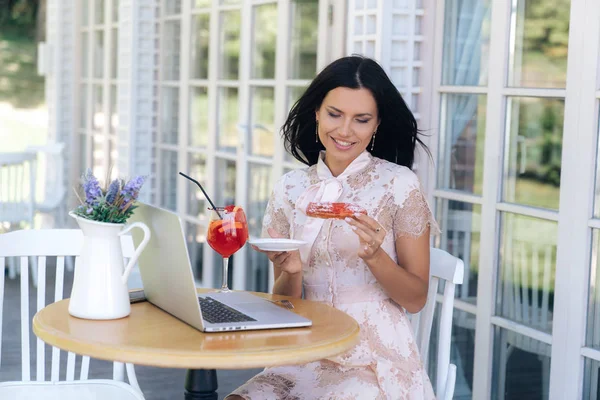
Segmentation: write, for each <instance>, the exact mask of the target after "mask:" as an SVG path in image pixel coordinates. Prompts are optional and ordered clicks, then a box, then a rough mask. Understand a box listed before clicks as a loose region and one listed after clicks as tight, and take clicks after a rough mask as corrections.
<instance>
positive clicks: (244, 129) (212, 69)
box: [156, 0, 329, 291]
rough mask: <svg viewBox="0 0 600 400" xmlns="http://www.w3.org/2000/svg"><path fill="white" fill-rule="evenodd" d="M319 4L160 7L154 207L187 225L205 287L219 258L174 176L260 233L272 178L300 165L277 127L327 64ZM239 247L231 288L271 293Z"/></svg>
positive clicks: (204, 2)
mask: <svg viewBox="0 0 600 400" xmlns="http://www.w3.org/2000/svg"><path fill="white" fill-rule="evenodd" d="M322 3H323V4H322ZM325 3H326V1H324V0H278V1H277V0H272V1H265V0H260V1H258V0H256V1H254V0H253V1H241V0H219V1H210V0H195V1H192V0H183V1H182V0H179V1H171V0H168V1H167V0H163V2H162V6H161V13H160V18H159V21H160V28H159V29H160V43H161V44H160V55H161V56H160V58H161V66H160V79H159V88H160V92H159V104H160V105H159V124H158V125H159V132H158V134H157V140H156V148H157V153H156V154H157V175H158V182H159V184H158V188H157V189H158V203H159V205H160V206H163V207H166V208H170V209H172V210H175V211H177V212H178V213H179V214H180V215H182V216H183V218H184V219H185V220H186V236H187V241H188V249H189V251H190V257H191V261H192V264H193V267H194V272H195V274H196V278H197V279H198V281H200V282H202V285H204V286H214V285H217V284H220V279H221V277H220V275H219V273H218V272H219V271H220V269H221V265H220V258H219V257H214V254H213V253H214V252H213V251H212V249H211V248H210V247H209V246H205V245H204V243H205V234H206V228H207V220H206V218H207V214H206V208H207V207H208V203H207V202H206V200H205V198H204V196H203V195H202V193H201V191H200V190H199V189H197V188H196V187H195V186H192V185H190V184H189V182H188V181H185V180H183V179H179V178H178V177H177V171H188V172H189V173H190V174H191V175H192V176H194V177H195V178H196V179H198V180H199V181H201V182H202V183H203V184H205V188H206V189H207V191H208V193H209V195H211V197H212V199H213V201H214V202H215V203H216V204H218V205H227V204H237V205H240V206H242V207H244V209H245V211H246V214H247V216H248V222H249V229H250V236H251V237H256V236H259V235H260V234H261V232H260V230H261V224H262V217H263V213H264V209H265V207H266V203H267V201H268V198H269V196H270V193H271V188H272V185H273V183H274V181H275V180H276V179H277V178H278V177H279V176H281V175H282V174H283V173H284V172H285V171H286V170H288V169H291V168H295V167H297V164H296V163H295V162H293V161H292V160H291V159H289V157H287V156H286V155H284V149H283V145H282V143H281V141H280V137H279V128H280V127H281V125H282V124H283V122H284V119H285V116H286V114H287V111H288V110H289V107H290V106H291V104H292V103H293V102H294V101H295V100H296V99H297V98H298V96H299V95H300V93H301V91H302V89H303V88H305V87H306V86H307V85H308V83H309V82H310V79H312V78H313V77H314V76H315V75H316V73H317V68H318V65H321V64H318V62H321V63H322V62H324V60H326V59H327V57H326V54H324V52H322V54H319V49H320V47H319V41H321V40H327V37H328V36H327V35H328V33H327V32H328V31H327V29H328V28H329V27H328V25H327V23H323V19H324V18H326V15H324V13H323V12H322V10H323V9H327V7H324V4H325ZM321 47H323V46H321ZM246 247H247V246H246ZM246 247H245V248H243V249H242V250H240V251H238V252H237V253H236V254H235V255H234V256H233V257H232V260H230V266H232V268H230V271H231V272H230V273H231V274H232V276H231V277H230V278H232V279H231V280H230V282H232V285H233V287H234V288H238V289H242V288H249V289H254V290H262V291H268V290H269V289H270V285H269V283H268V282H269V266H268V259H267V258H266V257H264V256H261V255H260V254H258V253H256V252H254V251H250V250H248V249H247V248H246ZM215 271H216V273H215Z"/></svg>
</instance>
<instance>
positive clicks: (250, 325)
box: [128, 203, 312, 332]
mask: <svg viewBox="0 0 600 400" xmlns="http://www.w3.org/2000/svg"><path fill="white" fill-rule="evenodd" d="M138 204H139V206H138V208H136V210H135V211H134V213H133V215H132V216H131V217H130V218H129V221H128V222H132V223H133V222H138V221H139V222H143V223H145V224H146V225H147V226H148V228H150V231H151V238H150V241H149V242H148V245H147V246H146V248H145V249H144V251H142V254H141V255H140V257H139V258H138V264H139V268H140V274H141V277H142V282H143V284H144V292H145V296H146V299H147V300H148V301H149V302H150V303H152V304H154V305H155V306H157V307H159V308H161V309H162V310H164V311H166V312H168V313H169V314H171V315H173V316H175V317H177V318H179V319H180V320H182V321H183V322H186V323H188V324H189V325H191V326H193V327H194V328H196V329H198V330H201V331H203V332H221V331H234V330H254V329H274V328H296V327H303V326H311V325H312V321H311V320H309V319H306V318H304V317H302V316H300V315H297V314H295V313H293V312H291V311H289V310H287V309H285V308H283V307H281V306H278V305H276V304H273V303H271V302H269V301H267V300H265V299H263V298H261V297H258V296H255V295H252V294H250V293H247V292H237V291H234V292H229V293H221V292H211V293H204V294H202V295H199V294H198V293H197V292H196V285H195V282H194V276H193V274H192V267H191V263H190V258H189V254H188V251H187V246H186V241H185V234H184V225H183V223H182V221H181V219H180V218H179V216H178V215H177V214H175V213H173V212H171V211H168V210H164V209H162V208H159V207H155V206H151V205H148V204H143V203H138ZM131 233H132V236H133V242H134V245H135V246H136V248H137V246H138V245H139V244H140V243H141V241H142V237H143V234H142V233H141V232H140V230H138V229H134V230H132V231H131Z"/></svg>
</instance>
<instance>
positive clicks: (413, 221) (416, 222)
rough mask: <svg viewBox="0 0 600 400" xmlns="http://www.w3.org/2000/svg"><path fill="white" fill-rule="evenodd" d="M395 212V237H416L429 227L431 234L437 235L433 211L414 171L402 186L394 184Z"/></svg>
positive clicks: (437, 229)
mask: <svg viewBox="0 0 600 400" xmlns="http://www.w3.org/2000/svg"><path fill="white" fill-rule="evenodd" d="M395 186H396V187H395V191H396V192H395V195H396V204H397V208H396V213H395V216H394V234H395V237H396V238H399V237H402V236H409V237H413V238H418V237H420V236H421V235H423V234H424V233H425V231H426V229H427V227H430V232H429V233H430V234H431V235H439V234H440V229H439V227H438V224H437V222H436V221H435V218H434V217H433V213H432V212H431V209H430V208H429V204H427V200H426V199H425V195H424V194H423V191H422V190H421V186H420V184H419V180H418V178H417V176H416V175H414V173H412V172H411V177H410V179H408V182H404V185H402V186H403V187H402V188H399V187H398V186H400V185H395Z"/></svg>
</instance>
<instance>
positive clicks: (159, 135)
mask: <svg viewBox="0 0 600 400" xmlns="http://www.w3.org/2000/svg"><path fill="white" fill-rule="evenodd" d="M158 1H159V3H160V4H159V10H158V14H159V23H158V32H159V37H160V40H159V46H158V71H157V72H158V76H159V78H158V94H159V95H158V99H157V102H156V106H157V109H158V110H162V104H161V103H162V101H163V99H162V98H163V95H162V94H163V87H164V79H165V78H164V74H165V71H164V67H163V64H164V62H163V59H162V57H163V54H164V51H165V25H166V24H165V17H164V15H165V10H166V1H168V0H158ZM161 113H162V111H159V115H158V120H159V122H158V125H157V127H156V166H157V168H156V197H155V203H156V204H157V205H158V204H160V201H161V200H160V199H161V198H162V193H163V188H162V185H161V184H160V183H161V182H162V174H163V168H161V166H162V151H161V150H162V146H161V145H160V144H159V143H161V141H162V139H161V138H162V137H163V132H162V123H161V122H160V119H161V118H162V115H161Z"/></svg>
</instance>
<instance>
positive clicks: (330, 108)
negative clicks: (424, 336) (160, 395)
mask: <svg viewBox="0 0 600 400" xmlns="http://www.w3.org/2000/svg"><path fill="white" fill-rule="evenodd" d="M417 134H418V131H417V124H416V121H415V119H414V117H413V115H412V114H411V112H410V110H409V109H408V107H407V106H406V104H405V103H404V101H403V100H402V97H401V96H400V93H399V92H398V90H397V89H396V88H395V86H394V85H393V83H392V82H391V81H390V80H389V78H388V77H387V75H386V74H385V72H384V71H383V69H382V68H381V67H380V66H379V65H378V64H377V63H376V62H374V61H373V60H370V59H367V58H362V57H345V58H342V59H339V60H337V61H335V62H333V63H332V64H330V65H329V66H328V67H327V68H325V69H324V70H323V71H322V72H321V73H320V74H319V75H318V76H317V77H316V78H315V80H314V81H313V82H312V83H311V85H310V86H309V87H308V89H307V90H306V92H305V93H304V95H303V96H302V97H301V98H300V100H298V102H297V103H296V104H295V105H294V107H293V108H292V110H291V111H290V115H289V117H288V119H287V121H286V123H285V125H284V126H283V135H284V138H285V144H286V148H287V149H288V151H289V152H290V153H291V154H292V155H294V157H296V158H297V159H298V160H300V161H301V162H303V163H305V164H307V165H308V166H309V167H308V168H305V169H299V170H295V171H291V172H289V173H288V174H286V175H284V176H283V177H282V178H281V179H280V180H279V182H278V183H277V184H276V186H275V188H274V190H273V194H272V196H271V199H270V201H269V204H268V207H267V211H266V215H265V218H264V221H263V233H264V234H268V235H270V236H271V237H286V238H294V239H301V240H304V241H306V242H307V243H308V244H307V245H306V246H303V247H302V248H301V249H300V250H299V251H296V252H281V253H278V252H267V255H268V257H269V259H270V260H271V261H272V262H273V265H274V268H275V285H274V288H273V292H274V293H278V294H284V295H289V296H294V297H298V298H300V297H301V296H302V290H303V289H304V295H305V298H307V299H309V300H314V301H322V302H326V303H328V304H331V305H333V306H334V307H336V308H338V309H340V310H342V311H344V312H346V313H347V314H349V315H351V316H352V317H354V319H356V321H358V323H359V324H360V328H361V333H360V334H361V340H360V343H359V344H358V345H357V346H355V347H354V348H353V349H352V350H350V351H349V352H347V353H345V354H343V355H341V356H338V357H334V358H331V359H327V360H321V361H317V362H313V363H309V364H305V365H296V366H287V367H276V368H267V369H265V370H264V371H263V372H261V373H260V374H258V375H257V376H255V377H253V378H252V379H251V380H250V381H248V382H247V383H245V384H244V385H242V386H241V387H240V388H238V389H237V390H235V391H234V393H233V394H232V395H230V396H228V397H227V399H228V400H232V399H253V400H257V399H298V400H300V399H389V400H392V399H393V400H398V399H411V400H413V399H433V398H434V395H433V390H432V387H431V383H430V382H429V378H428V377H427V374H426V371H425V370H424V369H423V366H422V364H421V361H420V356H419V353H418V348H417V346H416V344H415V342H414V339H413V336H412V330H411V326H410V322H409V320H408V318H407V316H406V314H405V310H406V311H408V312H410V313H415V312H418V311H419V310H420V309H421V308H422V307H423V306H424V305H425V301H426V299H427V289H428V283H429V234H430V230H434V231H436V233H437V230H438V229H437V225H436V223H435V221H434V219H433V217H432V214H431V211H430V209H429V206H428V204H427V202H426V200H425V198H424V196H423V193H422V192H421V189H420V185H419V181H418V179H417V177H416V175H415V174H414V173H413V172H412V171H411V167H412V164H413V160H414V153H415V146H416V143H417V142H418V143H421V141H420V140H419V138H418V137H417ZM421 144H422V143H421ZM310 202H347V203H353V204H356V205H358V206H361V207H363V208H365V209H366V210H367V212H368V215H363V214H357V215H355V217H354V218H347V219H345V220H324V219H320V218H310V217H307V216H306V207H307V205H308V203H310ZM255 249H256V248H255Z"/></svg>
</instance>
